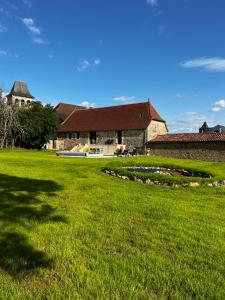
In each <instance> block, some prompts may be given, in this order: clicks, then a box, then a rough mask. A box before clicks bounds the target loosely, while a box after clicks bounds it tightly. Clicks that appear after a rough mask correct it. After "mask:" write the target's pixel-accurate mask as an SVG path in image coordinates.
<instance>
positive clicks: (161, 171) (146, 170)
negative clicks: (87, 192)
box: [103, 161, 225, 187]
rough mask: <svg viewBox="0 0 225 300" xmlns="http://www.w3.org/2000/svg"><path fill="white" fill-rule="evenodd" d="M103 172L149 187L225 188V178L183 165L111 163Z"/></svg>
mask: <svg viewBox="0 0 225 300" xmlns="http://www.w3.org/2000/svg"><path fill="white" fill-rule="evenodd" d="M103 171H104V172H105V173H106V174H109V175H111V176H114V177H118V178H120V179H123V180H132V181H135V182H139V183H143V184H149V185H163V186H173V187H178V186H183V187H188V186H189V187H199V186H210V187H218V186H225V176H224V177H221V176H219V175H217V174H212V173H211V172H210V171H208V172H207V171H206V170H202V169H200V168H199V169H192V168H183V166H182V165H180V166H179V165H170V166H168V165H163V164H161V165H160V166H159V165H154V164H152V163H151V165H146V162H144V161H143V163H139V164H138V165H132V162H131V164H130V163H129V164H128V163H124V162H123V163H114V162H113V163H110V164H108V165H107V166H106V167H105V168H104V169H103Z"/></svg>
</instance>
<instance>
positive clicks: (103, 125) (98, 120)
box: [56, 101, 168, 154]
mask: <svg viewBox="0 0 225 300" xmlns="http://www.w3.org/2000/svg"><path fill="white" fill-rule="evenodd" d="M167 133H168V130H167V125H166V122H165V120H164V119H163V118H162V117H161V116H160V115H159V113H158V112H157V111H156V109H155V108H154V106H153V105H152V103H151V102H150V101H146V102H142V103H134V104H126V105H117V106H110V107H101V108H88V109H85V108H83V107H82V108H79V107H77V106H75V107H74V109H73V111H72V113H70V114H69V115H68V117H67V118H65V119H64V121H63V122H62V123H61V125H60V127H59V129H58V134H57V142H56V145H57V147H56V148H57V149H61V150H71V149H72V148H73V147H75V146H77V145H83V146H85V145H88V147H89V148H96V147H98V148H101V149H102V150H103V153H104V154H113V153H114V152H115V151H116V149H118V148H120V147H122V148H123V149H125V148H126V149H129V150H133V149H134V148H142V149H143V148H144V147H145V145H146V142H147V141H149V140H151V139H153V138H154V137H156V136H157V135H161V134H162V135H165V134H167Z"/></svg>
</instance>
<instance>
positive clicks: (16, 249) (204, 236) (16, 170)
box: [0, 151, 225, 299]
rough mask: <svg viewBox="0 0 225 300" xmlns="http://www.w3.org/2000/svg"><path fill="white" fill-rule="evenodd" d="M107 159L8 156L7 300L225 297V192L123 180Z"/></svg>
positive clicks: (2, 175)
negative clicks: (107, 171) (107, 170)
mask: <svg viewBox="0 0 225 300" xmlns="http://www.w3.org/2000/svg"><path fill="white" fill-rule="evenodd" d="M146 159H147V160H148V161H149V162H152V163H153V162H154V163H164V164H166V163H168V164H172V165H174V164H175V165H176V166H183V167H185V166H186V167H190V168H196V169H198V168H201V170H205V171H209V170H210V171H211V172H212V173H214V174H216V176H223V174H225V164H222V163H206V162H191V161H182V160H172V159H164V158H156V157H151V158H144V160H146ZM115 160H116V161H118V162H119V161H121V160H120V159H115ZM142 160H143V158H136V159H133V158H131V159H130V158H127V159H122V161H124V162H125V163H127V162H129V163H135V164H136V163H141V162H142ZM109 161H112V162H113V161H114V160H104V159H102V160H96V159H85V158H84V159H79V158H76V159H73V158H58V157H55V154H54V153H53V152H35V151H33V152H32V151H8V152H1V153H0V225H1V227H0V230H1V231H0V299H225V251H224V249H225V226H224V225H225V188H223V187H220V188H211V187H199V188H196V189H193V188H188V187H187V188H185V189H184V188H182V187H178V188H173V187H160V186H148V185H142V184H139V183H134V182H131V181H123V180H119V179H118V178H114V177H111V176H108V175H107V174H104V173H103V172H102V171H101V170H102V168H104V166H105V165H106V164H108V163H109Z"/></svg>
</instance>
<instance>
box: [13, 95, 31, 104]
mask: <svg viewBox="0 0 225 300" xmlns="http://www.w3.org/2000/svg"><path fill="white" fill-rule="evenodd" d="M32 101H33V99H32V98H26V97H20V96H13V95H9V96H8V97H7V104H8V105H15V106H26V105H29V104H30V103H31V102H32Z"/></svg>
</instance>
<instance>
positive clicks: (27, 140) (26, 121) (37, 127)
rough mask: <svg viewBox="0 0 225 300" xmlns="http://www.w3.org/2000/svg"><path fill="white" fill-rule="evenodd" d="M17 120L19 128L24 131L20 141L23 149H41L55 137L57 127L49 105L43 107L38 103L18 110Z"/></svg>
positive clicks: (54, 114) (53, 113)
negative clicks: (18, 120)
mask: <svg viewBox="0 0 225 300" xmlns="http://www.w3.org/2000/svg"><path fill="white" fill-rule="evenodd" d="M19 119H20V124H21V127H22V128H25V129H26V133H25V134H24V135H23V136H22V137H21V141H20V146H22V147H24V148H33V149H41V148H42V147H43V146H44V144H46V143H47V142H48V141H49V140H50V139H52V138H53V137H54V136H55V134H56V131H57V128H58V126H59V120H58V117H57V115H56V113H55V112H54V109H53V107H52V106H51V105H49V104H47V105H45V106H43V105H42V104H41V103H40V102H33V103H32V104H31V105H30V107H28V108H24V109H22V110H20V111H19ZM17 144H18V143H17Z"/></svg>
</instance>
